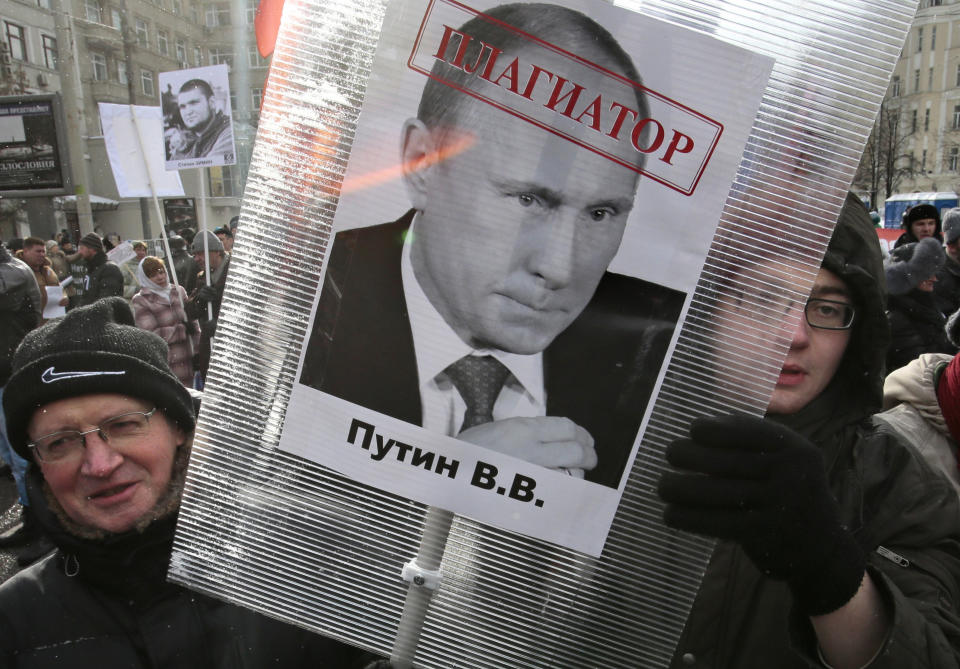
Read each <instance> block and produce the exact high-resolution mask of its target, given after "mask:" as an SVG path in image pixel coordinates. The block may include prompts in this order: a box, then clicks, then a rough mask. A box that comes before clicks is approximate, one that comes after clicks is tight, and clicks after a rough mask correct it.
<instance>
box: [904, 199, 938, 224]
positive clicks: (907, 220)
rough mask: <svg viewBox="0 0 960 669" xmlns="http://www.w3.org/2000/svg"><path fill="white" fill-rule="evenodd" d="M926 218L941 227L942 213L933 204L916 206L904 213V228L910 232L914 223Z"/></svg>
mask: <svg viewBox="0 0 960 669" xmlns="http://www.w3.org/2000/svg"><path fill="white" fill-rule="evenodd" d="M925 218H932V219H933V220H934V221H936V222H937V227H938V228H939V227H940V211H939V210H938V209H937V208H936V207H934V206H933V205H932V204H915V205H913V206H912V207H910V208H909V209H907V210H906V211H905V212H903V227H904V228H906V229H907V230H909V229H910V226H911V225H912V224H913V223H914V222H916V221H920V220H923V219H925Z"/></svg>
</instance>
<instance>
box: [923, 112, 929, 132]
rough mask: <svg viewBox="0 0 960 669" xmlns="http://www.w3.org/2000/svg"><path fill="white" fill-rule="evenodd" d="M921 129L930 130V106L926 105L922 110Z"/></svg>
mask: <svg viewBox="0 0 960 669" xmlns="http://www.w3.org/2000/svg"><path fill="white" fill-rule="evenodd" d="M923 131H924V132H929V131H930V108H929V107H927V108H926V109H924V110H923Z"/></svg>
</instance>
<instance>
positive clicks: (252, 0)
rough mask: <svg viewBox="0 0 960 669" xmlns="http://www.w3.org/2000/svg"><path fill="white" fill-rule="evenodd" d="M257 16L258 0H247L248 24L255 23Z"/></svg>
mask: <svg viewBox="0 0 960 669" xmlns="http://www.w3.org/2000/svg"><path fill="white" fill-rule="evenodd" d="M256 18H257V0H247V25H251V26H252V25H253V21H254V19H256Z"/></svg>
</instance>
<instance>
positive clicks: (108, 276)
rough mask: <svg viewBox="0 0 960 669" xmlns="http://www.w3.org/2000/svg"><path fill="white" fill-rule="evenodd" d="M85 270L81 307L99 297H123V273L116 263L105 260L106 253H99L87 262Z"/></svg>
mask: <svg viewBox="0 0 960 669" xmlns="http://www.w3.org/2000/svg"><path fill="white" fill-rule="evenodd" d="M87 270H88V273H87V276H86V277H85V278H84V284H85V285H84V287H83V296H82V297H81V298H80V304H81V306H84V305H87V304H93V303H94V302H96V301H97V300H99V299H100V298H101V297H111V296H113V295H123V272H121V271H120V268H119V267H117V265H116V263H112V262H110V261H109V260H107V254H106V253H103V252H102V251H101V252H100V253H97V255H95V256H93V257H92V258H91V259H90V260H88V261H87Z"/></svg>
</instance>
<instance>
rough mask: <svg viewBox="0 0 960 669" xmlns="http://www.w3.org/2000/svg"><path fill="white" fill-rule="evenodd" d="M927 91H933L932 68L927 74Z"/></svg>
mask: <svg viewBox="0 0 960 669" xmlns="http://www.w3.org/2000/svg"><path fill="white" fill-rule="evenodd" d="M927 89H928V90H931V91H932V90H933V68H932V67H931V68H930V71H929V72H927Z"/></svg>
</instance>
